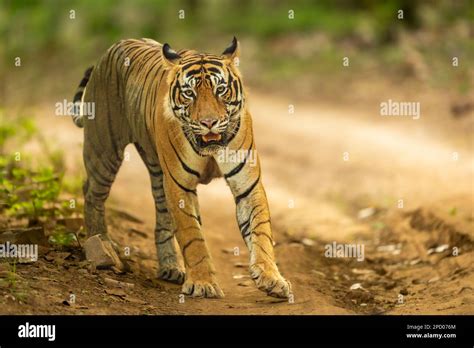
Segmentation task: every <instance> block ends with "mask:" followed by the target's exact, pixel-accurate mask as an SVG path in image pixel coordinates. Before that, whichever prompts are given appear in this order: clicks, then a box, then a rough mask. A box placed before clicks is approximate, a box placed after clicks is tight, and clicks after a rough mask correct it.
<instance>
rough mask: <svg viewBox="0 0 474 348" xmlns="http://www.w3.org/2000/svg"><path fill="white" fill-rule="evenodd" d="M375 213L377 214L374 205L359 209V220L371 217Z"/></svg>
mask: <svg viewBox="0 0 474 348" xmlns="http://www.w3.org/2000/svg"><path fill="white" fill-rule="evenodd" d="M374 214H375V208H374V207H368V208H364V209H361V210H359V212H358V213H357V218H358V219H359V220H364V219H367V218H369V217H371V216H372V215H374Z"/></svg>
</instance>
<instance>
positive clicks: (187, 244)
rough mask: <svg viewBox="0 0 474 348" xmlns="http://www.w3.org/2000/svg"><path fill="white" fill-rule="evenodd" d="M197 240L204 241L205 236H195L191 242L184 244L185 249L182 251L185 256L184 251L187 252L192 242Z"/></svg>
mask: <svg viewBox="0 0 474 348" xmlns="http://www.w3.org/2000/svg"><path fill="white" fill-rule="evenodd" d="M196 241H201V242H204V238H201V237H199V238H193V239H191V240H190V241H189V242H187V243H186V244H185V245H184V246H183V251H182V253H183V256H184V253H185V251H186V249H187V248H188V247H190V246H191V244H193V243H194V242H196Z"/></svg>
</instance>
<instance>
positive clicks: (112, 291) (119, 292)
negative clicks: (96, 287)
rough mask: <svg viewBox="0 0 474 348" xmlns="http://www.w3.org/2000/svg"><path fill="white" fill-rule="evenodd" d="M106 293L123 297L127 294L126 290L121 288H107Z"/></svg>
mask: <svg viewBox="0 0 474 348" xmlns="http://www.w3.org/2000/svg"><path fill="white" fill-rule="evenodd" d="M105 293H106V294H107V295H112V296H117V297H120V298H123V297H125V296H127V294H126V293H125V291H123V290H121V289H105Z"/></svg>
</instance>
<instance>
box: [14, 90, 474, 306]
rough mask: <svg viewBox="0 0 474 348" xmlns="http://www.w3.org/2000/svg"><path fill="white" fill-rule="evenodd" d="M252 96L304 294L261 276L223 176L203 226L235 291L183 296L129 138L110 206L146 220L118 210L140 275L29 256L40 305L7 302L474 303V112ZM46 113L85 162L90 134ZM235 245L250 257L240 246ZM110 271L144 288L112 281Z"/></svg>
mask: <svg viewBox="0 0 474 348" xmlns="http://www.w3.org/2000/svg"><path fill="white" fill-rule="evenodd" d="M250 103H251V106H250V107H251V110H252V114H253V118H254V128H255V137H256V141H257V149H258V151H259V155H260V157H261V160H262V165H263V181H264V184H265V187H266V191H267V195H268V198H269V203H270V208H271V212H272V222H273V229H274V235H275V239H276V241H277V245H276V255H277V260H278V264H279V267H280V270H281V271H282V273H283V275H284V276H285V277H286V278H287V279H289V280H290V281H291V282H292V284H293V290H294V298H293V301H290V302H288V301H281V300H277V299H274V298H270V297H267V296H265V294H263V293H261V292H260V291H258V290H256V288H255V287H254V286H253V284H252V282H251V280H250V279H249V277H248V273H247V270H246V267H247V262H248V261H247V256H248V253H247V251H246V248H245V245H244V243H243V241H242V240H241V237H240V234H239V231H238V228H237V224H236V222H235V207H234V203H233V199H232V196H231V194H230V191H229V189H228V188H227V186H226V185H225V183H224V181H223V180H218V181H214V182H212V183H211V184H209V185H207V186H201V187H199V189H198V194H199V197H200V206H201V215H202V219H203V226H204V233H205V236H206V238H207V240H208V243H209V247H210V250H211V254H212V257H213V259H214V262H215V264H216V268H217V272H218V273H217V276H218V279H219V281H220V285H221V287H222V289H223V291H224V292H225V294H226V297H225V298H224V299H222V300H203V299H190V298H185V299H184V302H183V299H182V297H180V291H179V290H180V287H179V286H175V285H170V284H168V283H165V282H162V281H157V280H156V279H154V278H155V277H154V275H155V274H156V270H157V264H156V261H155V260H156V255H155V250H154V243H153V232H152V231H153V225H154V208H153V203H152V197H151V192H150V183H149V179H148V175H147V172H146V169H145V167H144V165H143V164H142V163H141V160H140V159H139V156H138V154H137V153H136V152H135V150H134V149H133V148H132V147H129V148H127V151H129V158H130V160H129V161H126V162H124V164H123V167H122V168H121V171H120V172H119V175H118V178H117V181H116V183H115V184H114V186H113V188H112V193H111V197H110V199H109V203H108V206H109V207H116V208H118V209H119V210H122V211H127V212H129V213H130V214H132V215H133V216H136V217H138V218H139V219H140V220H142V222H143V223H138V222H136V221H135V222H133V221H130V219H126V218H124V217H123V216H122V217H121V216H119V215H120V214H117V213H114V212H113V211H112V212H111V213H110V214H109V221H110V223H109V226H110V227H109V230H110V232H111V235H112V237H113V238H114V239H115V240H116V241H117V242H119V243H120V244H121V245H123V246H129V247H130V248H131V250H132V262H131V265H132V270H133V272H132V273H129V274H126V275H117V274H114V273H113V272H112V271H100V272H98V273H95V272H93V273H92V274H91V273H90V272H85V271H84V269H81V267H79V266H77V265H76V264H75V262H74V258H73V259H72V260H71V259H70V260H69V261H68V262H69V267H68V268H67V269H63V268H62V267H61V266H58V265H55V263H54V262H53V264H51V263H49V264H48V262H47V261H41V262H39V263H38V264H37V265H35V266H21V269H19V274H20V275H22V276H23V277H24V278H28V277H33V278H32V279H36V283H35V284H36V287H37V288H36V290H34V291H33V292H32V296H33V297H34V299H35V300H34V301H32V302H31V303H35V306H33V305H31V304H30V303H26V304H23V305H19V304H14V303H12V305H11V307H9V309H8V310H7V311H9V312H12V313H20V312H21V313H23V312H32V313H66V314H73V313H76V314H77V313H85V314H93V313H114V314H120V313H124V314H138V313H150V314H155V313H166V314H175V313H188V314H352V313H392V314H408V313H412V314H428V313H431V314H450V313H451V314H454V313H471V314H472V313H474V290H473V285H472V284H474V275H473V274H474V273H473V260H474V257H473V255H474V254H473V250H472V249H473V247H472V245H473V243H472V241H473V240H474V229H473V221H474V220H473V212H472V209H473V206H474V205H473V197H474V186H473V174H474V161H473V160H474V157H473V155H474V152H473V147H472V144H473V143H472V133H468V132H463V131H462V130H465V129H466V127H468V129H469V127H471V128H470V129H471V131H472V121H470V120H472V116H471V118H470V119H469V118H468V119H464V120H463V121H462V122H464V123H463V124H454V125H453V122H455V121H453V120H450V119H449V114H448V113H447V111H446V110H447V109H446V110H444V109H442V108H439V107H438V105H436V103H433V105H429V104H428V105H427V106H426V108H425V113H424V114H422V117H421V118H420V119H419V120H413V119H408V118H406V119H400V118H398V119H389V118H384V117H382V116H380V115H379V113H378V109H377V108H378V106H374V107H373V108H371V107H370V108H368V111H358V110H352V109H351V108H350V107H347V106H346V107H340V108H339V107H336V108H335V107H334V106H331V107H326V106H314V105H310V104H305V103H298V104H297V105H295V112H294V113H289V112H288V110H289V104H291V101H285V100H278V99H276V98H271V97H268V96H264V95H260V94H254V95H252V97H251V100H250ZM50 114H52V113H50ZM439 118H443V119H445V120H444V121H442V122H441V121H440V122H436V123H437V124H441V125H442V126H441V128H444V129H442V131H441V130H440V129H439V128H436V127H433V120H434V119H437V120H438V121H439ZM47 119H48V120H49V121H46V122H48V124H51V127H48V128H47V130H46V131H45V135H47V136H50V137H51V138H53V139H56V141H57V143H58V144H59V145H60V146H61V147H63V148H67V149H70V150H68V161H69V162H71V163H70V167H71V171H72V172H74V171H75V170H76V169H75V168H77V163H78V158H80V143H81V141H82V132H81V130H78V129H76V128H74V126H73V125H72V122H70V120H64V119H61V120H59V121H58V120H57V119H55V120H54V121H51V118H47ZM469 122H471V123H469ZM454 153H457V155H456V154H454ZM79 163H80V162H79ZM122 215H123V214H122ZM137 231H138V232H137ZM333 242H336V243H351V244H352V243H354V244H359V245H364V247H365V249H364V251H365V257H364V260H363V261H357V260H356V259H355V258H330V257H325V250H326V245H328V244H331V243H333ZM235 248H238V250H239V255H234V252H235V250H236V249H235ZM53 254H54V253H53ZM78 257H79V256H78ZM53 258H54V257H53ZM42 263H44V265H42ZM43 266H44V267H46V269H48V270H49V276H50V278H56V279H57V280H52V279H50V280H49V281H47V280H44V279H43V280H44V284H43V283H42V281H43V280H41V278H42V276H43V275H44V272H45V271H44V267H43ZM56 266H57V267H56ZM28 267H30V269H28ZM31 267H34V271H32V270H31ZM55 268H57V270H56V271H54V272H52V271H51V270H53V269H55ZM51 272H52V273H53V274H56V275H57V277H53V276H52V275H51ZM34 277H36V278H34ZM43 278H44V277H43ZM105 278H113V279H116V280H120V281H124V282H129V283H132V284H134V286H133V288H126V289H121V288H117V289H115V290H114V288H112V289H111V287H110V282H108V281H107V280H105ZM41 284H43V285H44V286H43V285H41ZM351 288H352V289H351ZM46 289H48V291H46ZM114 292H115V293H114ZM69 293H74V294H77V302H76V303H73V304H72V303H67V304H64V303H63V300H64V298H67V296H68V294H69Z"/></svg>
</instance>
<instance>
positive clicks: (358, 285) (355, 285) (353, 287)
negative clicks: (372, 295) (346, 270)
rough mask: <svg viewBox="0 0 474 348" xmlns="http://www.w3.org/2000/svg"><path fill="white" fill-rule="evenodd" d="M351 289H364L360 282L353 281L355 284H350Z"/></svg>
mask: <svg viewBox="0 0 474 348" xmlns="http://www.w3.org/2000/svg"><path fill="white" fill-rule="evenodd" d="M350 289H351V290H357V289H362V290H363V289H364V288H363V287H362V284H361V283H355V284H352V285H351V287H350Z"/></svg>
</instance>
